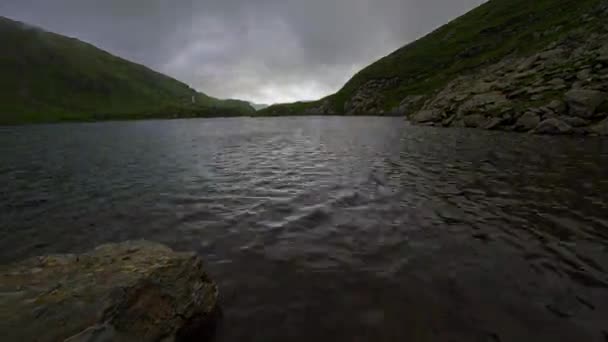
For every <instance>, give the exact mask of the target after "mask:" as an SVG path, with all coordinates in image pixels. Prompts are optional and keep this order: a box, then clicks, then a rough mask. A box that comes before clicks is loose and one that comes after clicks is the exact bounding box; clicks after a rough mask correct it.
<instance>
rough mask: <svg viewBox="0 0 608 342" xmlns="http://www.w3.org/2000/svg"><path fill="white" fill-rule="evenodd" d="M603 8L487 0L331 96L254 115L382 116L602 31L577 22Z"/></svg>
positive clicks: (567, 1) (598, 24)
mask: <svg viewBox="0 0 608 342" xmlns="http://www.w3.org/2000/svg"><path fill="white" fill-rule="evenodd" d="M602 3H606V1H605V0H534V1H531V0H490V1H488V2H486V3H485V4H483V5H481V6H479V7H477V8H475V9H474V10H472V11H470V12H469V13H467V14H465V15H463V16H462V17H460V18H458V19H456V20H454V21H452V22H450V23H448V24H446V25H444V26H442V27H440V28H439V29H437V30H435V31H434V32H432V33H430V34H428V35H427V36H425V37H423V38H421V39H419V40H417V41H415V42H413V43H411V44H408V45H406V46H405V47H403V48H401V49H399V50H397V51H395V52H393V53H392V54H390V55H388V56H386V57H384V58H382V59H380V60H379V61H377V62H375V63H373V64H372V65H370V66H368V67H367V68H365V69H363V70H361V71H360V72H359V73H357V74H356V75H355V76H354V77H353V78H352V79H351V80H350V81H348V82H347V83H346V85H344V87H343V88H342V89H341V90H339V91H338V92H337V93H336V94H334V95H331V96H329V97H327V98H325V99H322V100H319V101H316V102H310V103H306V104H304V105H303V104H302V103H298V104H281V105H275V106H272V107H270V108H268V109H266V110H264V111H262V112H261V113H259V114H263V115H280V114H283V113H285V114H297V113H303V112H305V111H307V110H308V111H311V110H312V111H313V112H314V111H315V108H318V107H319V106H321V105H322V104H325V107H326V108H325V110H324V114H328V113H334V114H370V111H371V112H373V114H381V113H386V112H388V111H390V110H391V109H393V108H395V107H396V106H398V105H399V103H400V101H401V100H403V99H404V98H405V97H406V96H407V95H429V94H431V93H433V92H436V91H438V90H439V89H441V88H442V87H444V86H445V85H446V84H448V82H450V81H451V80H453V79H455V78H456V77H458V76H460V75H463V74H467V73H471V72H475V71H476V70H477V69H479V68H481V67H484V66H488V65H491V64H493V63H495V62H498V61H500V60H501V59H503V58H504V57H505V56H511V55H513V56H525V55H528V54H531V53H533V52H535V51H538V50H540V49H542V48H543V47H545V46H547V45H548V44H549V43H550V42H552V41H555V40H556V39H558V38H559V37H560V36H563V35H564V34H566V33H568V32H569V31H571V30H573V29H581V28H585V29H586V30H588V31H596V30H600V29H604V26H603V25H604V24H603V22H602V20H581V17H582V16H584V15H591V16H595V15H599V14H598V13H595V8H596V7H597V6H598V5H600V4H602ZM373 81H382V82H384V83H379V84H378V83H377V84H375V90H374V89H372V91H375V92H377V93H379V95H380V97H379V98H378V99H377V101H376V102H377V107H375V108H372V110H369V109H368V110H360V111H357V110H356V108H349V105H348V102H349V101H351V100H353V98H354V97H356V95H357V92H358V91H360V90H361V89H362V88H365V87H366V86H367V84H368V83H369V82H373ZM371 88H374V87H371ZM364 95H365V94H364ZM322 114H323V113H322Z"/></svg>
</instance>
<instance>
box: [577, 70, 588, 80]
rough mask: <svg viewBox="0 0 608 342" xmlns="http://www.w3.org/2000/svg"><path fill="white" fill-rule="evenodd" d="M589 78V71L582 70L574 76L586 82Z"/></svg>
mask: <svg viewBox="0 0 608 342" xmlns="http://www.w3.org/2000/svg"><path fill="white" fill-rule="evenodd" d="M590 77H591V69H583V70H581V71H579V72H578V73H577V74H576V78H578V79H579V80H581V81H586V80H588V79H589V78H590Z"/></svg>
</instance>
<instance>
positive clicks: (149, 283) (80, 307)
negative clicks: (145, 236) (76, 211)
mask: <svg viewBox="0 0 608 342" xmlns="http://www.w3.org/2000/svg"><path fill="white" fill-rule="evenodd" d="M217 297H218V289H217V286H216V284H215V283H214V282H213V281H212V280H211V279H209V277H208V276H207V274H206V273H205V271H204V270H203V265H202V261H201V259H200V258H198V257H197V256H196V255H194V254H192V253H177V252H174V251H172V250H171V249H169V248H167V247H165V246H163V245H160V244H156V243H152V242H146V241H135V242H125V243H119V244H108V245H103V246H101V247H98V248H97V249H95V250H93V251H91V252H88V253H84V254H80V255H74V254H68V255H52V256H44V257H35V258H31V259H29V260H26V261H23V262H18V263H14V264H11V265H8V266H2V267H1V268H0V321H1V322H2V323H0V324H3V325H4V327H3V328H2V337H3V340H4V341H40V342H46V341H49V342H51V341H69V342H77V341H87V342H88V341H118V342H121V341H161V340H162V341H174V340H182V339H187V338H189V337H192V336H194V335H196V336H199V337H201V336H204V335H205V334H207V333H210V332H211V331H212V330H213V324H214V319H215V317H216V313H217V310H218V309H217Z"/></svg>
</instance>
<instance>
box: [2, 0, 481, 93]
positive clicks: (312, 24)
mask: <svg viewBox="0 0 608 342" xmlns="http://www.w3.org/2000/svg"><path fill="white" fill-rule="evenodd" d="M482 2H483V0H306V1H303V0H283V1H280V0H202V1H200V0H199V1H196V0H129V1H125V0H3V1H2V3H1V4H0V14H1V15H5V16H8V17H11V18H15V19H18V20H23V21H26V22H28V23H31V24H35V25H39V26H42V27H44V28H46V29H49V30H52V31H56V32H58V33H62V34H67V35H70V36H75V37H78V38H80V39H83V40H85V41H88V42H91V43H93V44H95V45H97V46H99V47H101V48H104V49H106V50H109V51H110V52H112V53H115V54H118V55H120V56H122V57H125V58H127V59H131V60H134V61H137V62H140V63H143V64H145V65H148V66H150V67H152V68H154V69H156V70H159V71H161V72H165V73H167V74H169V75H171V76H174V77H176V78H178V79H180V80H182V81H184V82H186V83H189V84H190V85H192V86H193V87H195V88H197V89H199V90H201V91H203V92H206V93H208V94H210V95H213V96H218V97H223V98H228V97H232V98H242V99H246V100H252V101H256V102H284V101H294V100H310V99H315V98H319V97H322V96H324V95H327V94H329V93H331V92H334V91H336V90H338V89H339V88H340V87H341V86H342V85H343V84H344V82H346V81H347V80H348V78H350V77H351V76H352V75H353V74H354V73H355V72H356V71H357V70H358V69H360V68H362V67H364V66H365V65H367V64H369V63H371V62H373V61H374V60H375V59H377V58H379V57H382V56H384V55H386V54H388V53H390V52H391V51H393V50H395V49H397V48H399V47H400V46H402V45H404V44H406V43H407V42H410V41H412V40H414V39H416V38H418V37H420V36H421V35H423V34H425V33H427V32H430V31H431V30H432V29H434V28H436V27H438V26H439V25H441V24H443V23H445V22H447V21H449V20H450V19H452V18H455V17H456V16H458V15H460V14H462V13H464V12H466V11H467V10H469V9H471V8H473V7H474V6H477V5H479V4H481V3H482Z"/></svg>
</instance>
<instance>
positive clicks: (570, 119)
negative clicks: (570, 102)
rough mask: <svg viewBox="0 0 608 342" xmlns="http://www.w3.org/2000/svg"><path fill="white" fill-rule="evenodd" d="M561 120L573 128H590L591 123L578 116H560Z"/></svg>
mask: <svg viewBox="0 0 608 342" xmlns="http://www.w3.org/2000/svg"><path fill="white" fill-rule="evenodd" d="M559 119H560V120H561V121H563V122H565V123H567V124H568V125H570V126H572V127H583V126H588V125H589V124H590V123H591V122H590V121H589V120H585V119H583V118H579V117H577V116H566V115H563V116H560V117H559Z"/></svg>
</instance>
